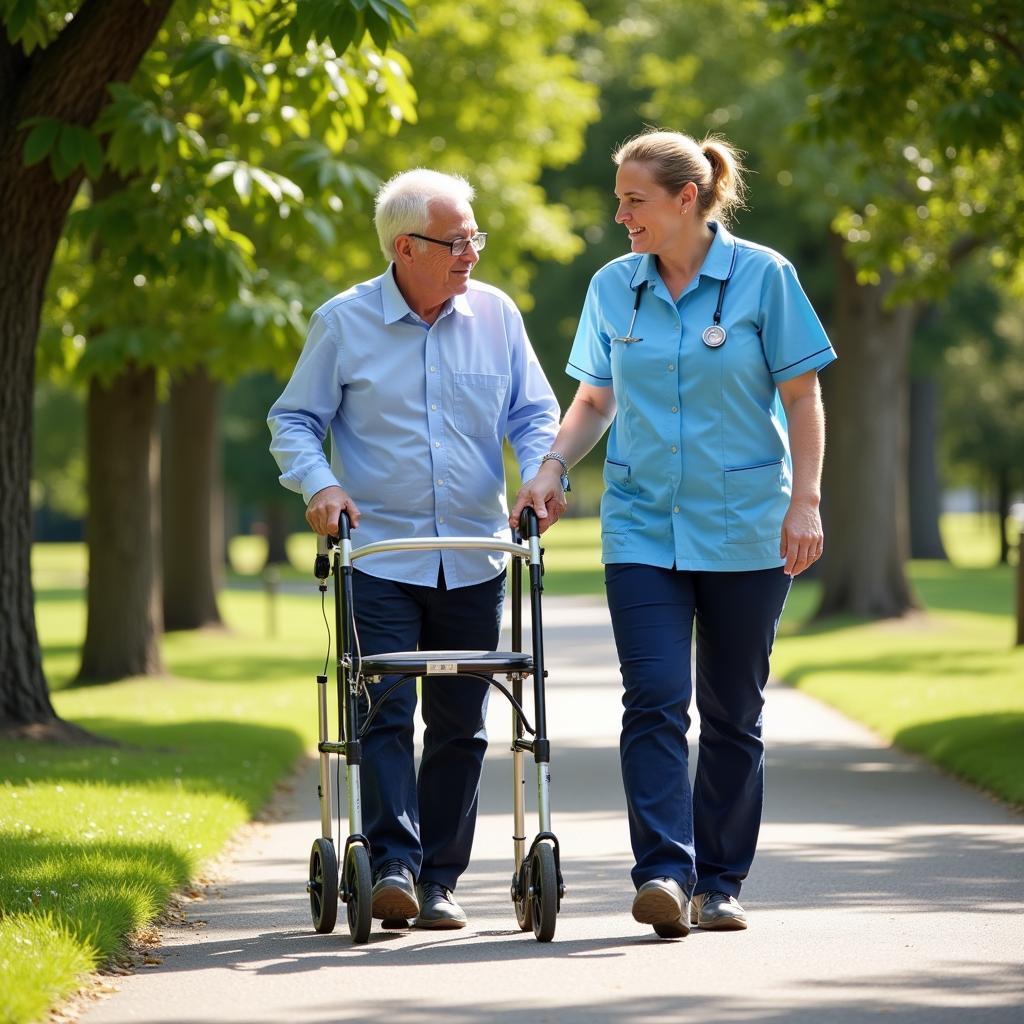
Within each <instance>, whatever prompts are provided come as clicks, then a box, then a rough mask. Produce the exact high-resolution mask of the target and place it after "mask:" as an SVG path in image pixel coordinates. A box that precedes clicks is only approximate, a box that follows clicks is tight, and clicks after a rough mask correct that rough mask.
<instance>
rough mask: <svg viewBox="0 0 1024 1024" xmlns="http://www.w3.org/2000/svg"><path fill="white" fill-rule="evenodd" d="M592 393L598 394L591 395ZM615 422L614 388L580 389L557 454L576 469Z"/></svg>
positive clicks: (557, 443)
mask: <svg viewBox="0 0 1024 1024" xmlns="http://www.w3.org/2000/svg"><path fill="white" fill-rule="evenodd" d="M588 391H595V392H597V394H596V395H590V394H588V393H587V392H588ZM614 418H615V399H614V398H613V397H612V390H611V388H590V387H588V386H587V385H583V386H581V387H580V390H579V392H578V393H577V395H576V397H575V398H574V399H573V400H572V405H570V406H569V409H568V411H567V412H566V414H565V416H564V417H563V419H562V426H561V427H560V428H559V430H558V436H557V437H556V438H555V443H554V450H555V451H556V452H558V453H559V454H560V455H562V457H563V458H564V459H565V461H566V462H568V463H569V465H570V466H575V465H576V463H577V462H579V461H580V459H582V458H583V456H584V455H586V454H587V452H589V451H590V449H591V448H593V447H594V445H596V444H597V442H598V441H600V440H601V438H602V437H603V436H604V432H605V431H606V430H607V429H608V427H609V426H610V425H611V422H612V420H613V419H614Z"/></svg>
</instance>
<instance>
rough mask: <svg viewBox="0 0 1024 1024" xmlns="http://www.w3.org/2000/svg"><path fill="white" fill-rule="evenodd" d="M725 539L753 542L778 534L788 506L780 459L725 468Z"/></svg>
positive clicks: (735, 542)
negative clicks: (735, 467)
mask: <svg viewBox="0 0 1024 1024" xmlns="http://www.w3.org/2000/svg"><path fill="white" fill-rule="evenodd" d="M724 475H725V539H726V542H727V543H729V544H753V543H756V542H757V541H764V540H772V539H773V538H775V537H778V536H780V535H781V533H782V520H783V518H784V517H785V515H786V509H787V508H788V507H789V493H788V488H787V487H786V473H785V466H784V465H783V461H782V459H776V460H775V461H774V462H762V463H758V464H757V465H756V466H741V467H739V468H737V469H727V470H726V471H725V474H724Z"/></svg>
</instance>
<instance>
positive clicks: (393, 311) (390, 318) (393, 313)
mask: <svg viewBox="0 0 1024 1024" xmlns="http://www.w3.org/2000/svg"><path fill="white" fill-rule="evenodd" d="M380 294H381V304H382V306H383V310H384V323H385V324H386V325H388V326H390V325H391V324H394V323H397V322H398V321H399V320H403V319H405V317H407V316H411V317H414V318H415V319H417V320H418V319H419V317H418V316H417V315H416V313H415V312H413V310H412V309H411V308H410V306H409V303H408V302H406V301H405V296H404V295H403V294H402V292H401V289H400V288H399V287H398V282H397V281H396V280H395V265H394V263H392V264H390V265H389V266H388V269H387V270H386V271H385V272H384V273H383V274H382V275H381V278H380ZM452 310H455V312H456V313H461V314H462V315H463V316H472V315H473V310H472V308H471V307H470V305H469V295H468V294H465V295H455V296H453V297H452V298H451V299H449V300H448V301H447V302H446V303H445V304H444V308H443V309H442V310H441V316H446V315H447V314H448V313H450V312H451V311H452ZM438 319H440V317H438Z"/></svg>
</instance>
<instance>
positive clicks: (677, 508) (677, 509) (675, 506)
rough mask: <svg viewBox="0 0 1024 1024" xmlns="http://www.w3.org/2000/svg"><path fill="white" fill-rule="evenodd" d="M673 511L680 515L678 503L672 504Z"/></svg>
mask: <svg viewBox="0 0 1024 1024" xmlns="http://www.w3.org/2000/svg"><path fill="white" fill-rule="evenodd" d="M672 511H673V512H675V514H676V515H679V506H678V505H673V506H672Z"/></svg>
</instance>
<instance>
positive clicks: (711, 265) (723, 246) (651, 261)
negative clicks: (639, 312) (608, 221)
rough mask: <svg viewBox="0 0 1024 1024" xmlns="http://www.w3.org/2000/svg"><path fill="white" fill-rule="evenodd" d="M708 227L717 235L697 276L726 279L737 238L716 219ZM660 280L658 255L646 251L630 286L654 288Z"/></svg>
mask: <svg viewBox="0 0 1024 1024" xmlns="http://www.w3.org/2000/svg"><path fill="white" fill-rule="evenodd" d="M708 227H709V228H711V230H712V231H713V232H714V233H715V237H714V238H713V239H712V241H711V248H710V249H708V251H707V254H706V255H705V257H704V262H703V263H702V264H701V265H700V270H699V271H698V272H697V277H713V278H715V280H716V281H726V280H728V279H729V277H730V276H731V275H732V268H733V260H734V257H735V253H736V239H735V238H733V236H732V235H731V234H730V233H729V232H728V230H727V229H726V228H725V227H723V226H722V225H721V224H719V223H718V221H716V220H709V221H708ZM660 281H661V275H660V274H659V273H658V262H657V256H656V255H655V254H654V253H650V252H648V253H644V254H643V255H642V256H641V257H640V259H639V260H637V264H636V267H634V269H633V276H632V277H631V278H630V281H629V287H630V288H632V289H633V290H634V291H636V290H637V289H638V288H641V287H643V286H644V285H647V286H648V287H649V288H652V289H653V288H654V286H655V285H657V284H658V283H659V282H660ZM668 301H671V299H670V300H668Z"/></svg>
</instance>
